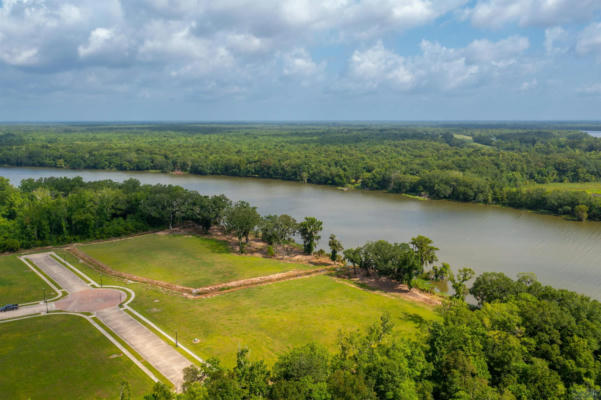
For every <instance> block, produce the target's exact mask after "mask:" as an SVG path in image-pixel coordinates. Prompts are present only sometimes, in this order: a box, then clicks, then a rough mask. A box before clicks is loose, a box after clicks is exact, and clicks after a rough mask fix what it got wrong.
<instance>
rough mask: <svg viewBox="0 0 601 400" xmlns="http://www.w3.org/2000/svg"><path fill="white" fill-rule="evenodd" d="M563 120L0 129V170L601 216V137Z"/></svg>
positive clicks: (15, 126)
mask: <svg viewBox="0 0 601 400" xmlns="http://www.w3.org/2000/svg"><path fill="white" fill-rule="evenodd" d="M576 129H599V128H598V127H596V126H592V125H591V126H588V125H578V126H577V125H573V126H572V125H567V124H559V125H557V124H556V125H553V124H550V123H549V124H528V123H524V124H463V125H462V124H446V125H442V124H441V125H419V124H415V125H408V126H400V125H393V124H389V125H383V124H379V125H377V124H372V125H368V124H347V125H344V124H315V125H308V124H303V125H301V124H261V125H252V124H229V125H228V124H150V125H133V124H131V125H102V124H99V125H51V126H21V125H14V126H4V127H0V165H7V166H40V167H42V166H43V167H58V168H73V169H80V168H89V169H116V170H126V171H146V170H153V171H163V172H174V171H178V172H185V173H192V174H200V175H229V176H244V177H263V178H275V179H284V180H292V181H300V182H308V183H315V184H325V185H335V186H348V187H356V188H362V189H369V190H386V191H390V192H395V193H405V194H412V195H418V196H427V197H430V198H435V199H450V200H456V201H467V202H482V203H495V204H501V205H506V206H510V207H516V208H527V209H532V210H537V211H544V212H550V213H554V214H562V215H568V216H571V217H573V218H578V219H586V218H589V219H593V220H601V198H599V197H596V196H594V195H590V194H587V193H586V192H567V191H548V190H545V189H541V188H535V187H533V186H532V185H533V184H537V183H539V184H540V183H551V182H598V181H600V180H601V138H595V137H592V136H590V135H588V134H586V133H583V132H579V131H577V130H576Z"/></svg>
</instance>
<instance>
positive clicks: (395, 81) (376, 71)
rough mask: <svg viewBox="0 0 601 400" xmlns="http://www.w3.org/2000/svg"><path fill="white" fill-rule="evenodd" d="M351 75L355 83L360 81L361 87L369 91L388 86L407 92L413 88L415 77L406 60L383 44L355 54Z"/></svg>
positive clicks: (351, 63) (352, 60)
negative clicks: (384, 85) (383, 85)
mask: <svg viewBox="0 0 601 400" xmlns="http://www.w3.org/2000/svg"><path fill="white" fill-rule="evenodd" d="M350 75H351V79H353V81H355V82H357V81H360V83H361V85H363V86H364V87H366V88H369V89H373V88H376V87H378V86H379V85H380V84H388V85H392V86H393V87H396V88H399V89H405V90H406V89H410V88H411V87H413V82H414V76H413V74H412V73H411V72H410V71H409V68H408V67H407V65H406V61H405V59H404V58H403V57H401V56H399V55H397V54H395V53H394V52H392V51H390V50H388V49H386V48H385V47H384V45H383V44H382V42H378V43H376V44H375V45H374V46H373V47H371V48H369V49H366V50H364V51H359V50H356V51H355V52H354V53H353V55H352V57H351V61H350Z"/></svg>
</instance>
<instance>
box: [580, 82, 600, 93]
mask: <svg viewBox="0 0 601 400" xmlns="http://www.w3.org/2000/svg"><path fill="white" fill-rule="evenodd" d="M578 92H579V93H580V94H583V95H585V96H601V83H594V84H591V85H588V86H584V87H581V88H580V89H579V90H578Z"/></svg>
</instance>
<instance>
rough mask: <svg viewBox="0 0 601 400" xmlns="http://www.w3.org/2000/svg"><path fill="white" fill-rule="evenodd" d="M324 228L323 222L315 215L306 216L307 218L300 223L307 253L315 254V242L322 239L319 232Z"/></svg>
mask: <svg viewBox="0 0 601 400" xmlns="http://www.w3.org/2000/svg"><path fill="white" fill-rule="evenodd" d="M322 229H323V222H322V221H320V220H318V219H317V218H315V217H305V220H304V221H303V222H301V223H300V224H299V225H298V232H299V234H300V235H301V237H302V238H303V248H304V251H305V254H313V251H314V250H315V244H316V243H317V242H318V241H319V239H321V236H320V235H319V234H320V232H321V231H322Z"/></svg>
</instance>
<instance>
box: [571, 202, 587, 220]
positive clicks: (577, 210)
mask: <svg viewBox="0 0 601 400" xmlns="http://www.w3.org/2000/svg"><path fill="white" fill-rule="evenodd" d="M574 215H575V216H576V218H578V219H579V220H580V221H586V220H587V218H588V206H586V205H584V204H579V205H577V206H576V207H574Z"/></svg>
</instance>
